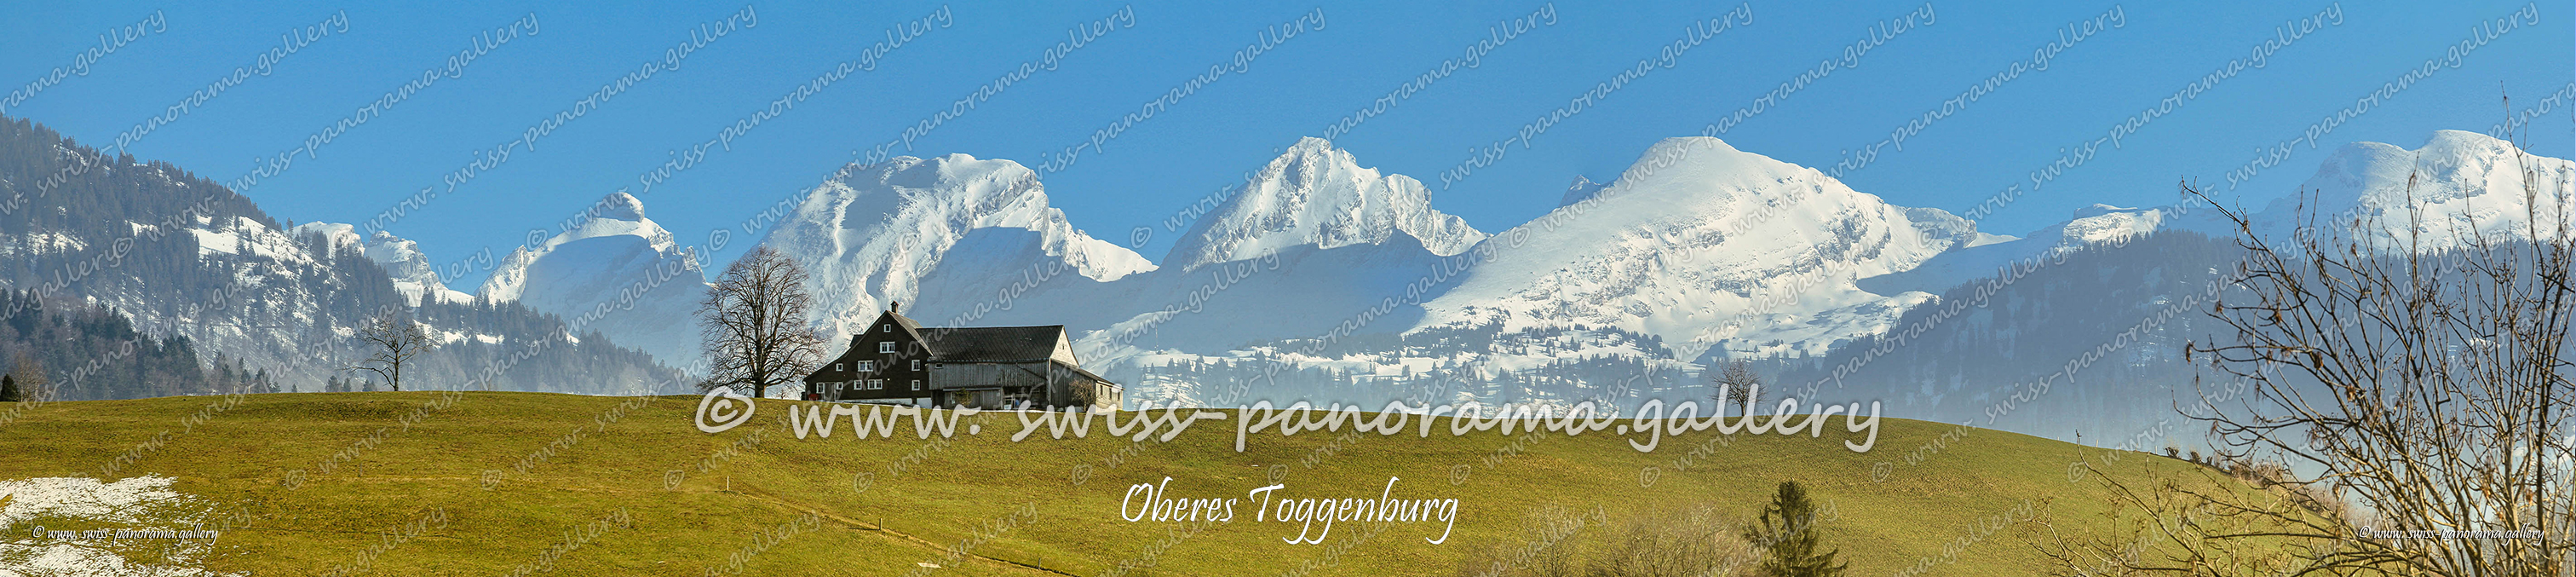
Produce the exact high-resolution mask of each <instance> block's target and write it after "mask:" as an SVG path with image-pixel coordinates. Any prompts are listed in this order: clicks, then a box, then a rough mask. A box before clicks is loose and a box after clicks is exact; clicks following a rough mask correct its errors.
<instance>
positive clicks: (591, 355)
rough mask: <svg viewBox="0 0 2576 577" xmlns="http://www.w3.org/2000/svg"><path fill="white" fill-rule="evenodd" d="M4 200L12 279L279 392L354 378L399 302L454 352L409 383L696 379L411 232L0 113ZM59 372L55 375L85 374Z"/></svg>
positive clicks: (0, 216) (539, 386) (586, 386)
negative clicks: (271, 203) (376, 321)
mask: <svg viewBox="0 0 2576 577" xmlns="http://www.w3.org/2000/svg"><path fill="white" fill-rule="evenodd" d="M0 198H6V199H9V202H8V203H6V204H5V205H0V208H5V210H0V288H6V289H11V290H17V291H25V292H26V293H27V294H32V295H33V296H34V297H36V298H40V299H44V300H49V301H56V302H69V303H86V304H88V305H95V306H100V307H105V308H107V309H109V310H111V311H113V312H114V313H115V314H120V315H123V316H125V317H127V318H128V319H129V320H131V321H132V323H133V325H134V327H135V328H136V329H138V330H139V331H141V332H144V333H149V334H152V335H156V336H159V337H162V338H167V339H184V340H185V341H187V342H189V343H190V344H191V345H192V346H193V347H194V348H195V349H196V350H198V351H204V352H209V353H214V354H219V355H222V356H223V357H226V358H230V359H237V360H238V361H240V362H241V363H242V366H244V367H247V368H250V369H256V370H265V371H268V372H269V374H271V375H273V376H274V377H275V380H276V382H277V383H278V384H279V385H280V386H281V388H282V389H283V390H303V391H314V390H320V389H321V388H322V386H323V384H324V383H325V382H326V381H329V380H333V379H336V378H340V377H351V376H352V375H351V373H350V372H349V371H348V367H350V366H352V365H355V364H357V363H358V362H359V361H361V360H362V359H364V358H365V352H364V351H363V350H362V349H361V348H360V346H359V343H358V342H357V339H356V338H355V335H356V334H357V331H358V330H359V327H361V326H364V325H365V323H366V322H367V321H368V320H370V319H372V318H374V317H376V316H377V315H380V314H384V313H386V312H389V311H390V312H408V313H410V314H411V315H412V316H413V318H415V319H417V320H419V321H420V322H422V323H424V324H426V325H428V327H429V328H430V331H431V336H432V338H433V339H435V340H436V341H438V342H439V344H440V347H439V350H438V351H436V352H435V353H433V354H430V355H426V356H423V357H420V358H419V359H417V362H416V363H415V364H414V365H411V366H409V367H406V369H405V381H406V385H407V386H406V388H410V389H460V388H474V387H488V388H493V389H500V390H545V391H559V392H583V393H614V392H633V391H665V392H674V391H679V390H686V388H687V387H686V386H685V384H684V383H681V382H680V379H681V375H680V374H679V373H678V372H677V371H673V370H671V369H669V368H667V367H664V366H662V365H661V364H660V363H657V362H655V360H654V357H652V356H649V355H646V354H644V353H640V352H637V351H634V350H632V349H626V348H621V347H619V346H617V345H615V344H613V343H612V340H613V339H612V338H611V337H607V336H606V334H605V333H603V332H600V331H598V330H588V329H582V328H580V327H574V326H568V325H567V324H566V323H565V322H564V321H562V320H560V319H559V318H557V317H549V316H546V315H543V314H541V313H538V312H535V311H530V310H528V309H527V308H525V307H521V306H518V305H516V304H511V303H496V302H490V301H487V300H482V299H476V298H473V297H470V296H468V295H465V294H464V293H461V292H457V291H454V290H450V289H448V288H447V287H445V286H444V285H443V284H442V283H440V282H439V278H438V276H437V275H436V273H435V271H433V270H431V268H430V267H429V261H428V260H426V258H425V257H424V256H423V255H422V254H421V252H420V251H419V249H418V247H417V245H415V244H414V243H412V242H411V241H408V240H404V239H401V238H399V237H396V236H393V235H390V234H385V233H377V234H375V235H372V236H371V237H367V238H361V237H360V235H358V234H357V233H356V232H355V229H354V228H353V227H351V226H349V225H345V224H328V223H315V224H303V225H292V226H289V225H285V224H282V223H280V222H278V221H277V220H275V219H272V218H270V217H269V216H268V214H267V213H266V212H265V211H263V210H262V209H261V208H260V207H259V206H257V205H256V204H255V203H252V202H251V201H250V199H248V198H246V197H243V196H241V195H239V194H236V193H234V192H232V191H231V190H229V189H226V188H224V187H223V186H222V185H220V184H217V183H215V182H213V181H211V180H207V179H204V178H200V177H198V176H196V175H194V174H191V173H189V172H188V171H186V170H184V169H181V168H179V167H177V166H173V165H170V164H168V163H162V162H145V161H138V160H136V159H134V158H133V157H130V156H120V155H102V154H100V153H99V152H98V151H96V150H94V149H90V148H87V147H83V146H80V145H77V144H75V143H72V142H71V141H69V140H68V139H65V138H63V137H62V136H61V135H59V134H57V133H55V132H53V131H52V130H51V129H48V128H46V127H44V126H42V125H38V124H35V123H31V122H27V121H24V120H15V119H10V120H7V121H0ZM95 360H96V361H98V362H103V363H105V362H119V359H115V358H112V357H111V358H99V359H95ZM53 369H55V370H56V371H57V372H62V373H63V374H58V375H55V378H56V380H57V381H75V380H77V379H78V377H79V375H77V374H74V373H71V372H69V371H70V370H71V369H73V367H54V368H53ZM352 378H353V380H354V377H352Z"/></svg>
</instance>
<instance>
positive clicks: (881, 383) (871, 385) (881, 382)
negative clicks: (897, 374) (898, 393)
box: [868, 379, 885, 391]
mask: <svg viewBox="0 0 2576 577" xmlns="http://www.w3.org/2000/svg"><path fill="white" fill-rule="evenodd" d="M884 388H885V379H868V390H871V391H874V390H880V389H884Z"/></svg>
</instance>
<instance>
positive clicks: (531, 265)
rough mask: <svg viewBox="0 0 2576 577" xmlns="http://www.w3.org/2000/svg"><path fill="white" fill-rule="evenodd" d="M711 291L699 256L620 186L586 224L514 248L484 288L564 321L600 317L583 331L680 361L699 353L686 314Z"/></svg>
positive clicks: (489, 295)
mask: <svg viewBox="0 0 2576 577" xmlns="http://www.w3.org/2000/svg"><path fill="white" fill-rule="evenodd" d="M706 290H707V284H706V274H705V273H704V272H702V271H701V268H700V266H699V263H698V261H697V259H696V255H695V254H693V253H691V252H689V251H684V250H681V249H679V248H678V247H677V246H676V245H675V244H674V243H673V242H672V240H671V232H670V231H668V230H663V229H662V225H659V224H655V223H654V222H653V220H652V219H649V218H645V217H644V203H643V201H641V200H637V199H636V198H635V197H634V196H632V195H628V194H626V193H624V192H618V193H612V194H609V195H608V196H607V197H605V198H601V199H600V201H599V202H598V203H597V204H595V205H593V206H592V207H591V209H590V210H587V211H585V219H584V220H583V221H582V222H581V224H579V225H577V226H574V227H572V228H571V229H570V230H566V231H564V232H563V233H560V234H557V235H555V236H554V237H553V238H549V239H546V241H545V242H544V243H542V244H539V245H537V246H535V247H520V248H518V249H517V250H513V251H511V252H510V256H509V257H508V258H506V259H504V260H502V261H501V264H500V266H499V267H498V268H495V269H493V271H492V276H491V277H490V278H487V279H485V280H484V281H483V287H482V289H481V291H480V293H481V295H482V296H483V298H485V299H489V300H490V301H492V302H518V303H520V304H522V305H526V306H527V307H528V308H530V309H534V310H537V311H541V312H548V313H554V314H555V315H557V316H561V317H564V318H566V319H575V318H580V317H583V316H584V315H585V314H592V315H597V319H598V320H596V321H591V322H590V323H588V324H587V325H585V326H584V328H585V329H591V330H598V331H600V332H603V333H607V334H609V335H613V336H614V337H615V338H616V339H617V341H618V342H619V343H622V344H625V345H627V346H632V347H636V348H639V349H643V350H644V351H645V352H647V353H651V354H653V356H655V357H657V358H660V359H662V362H664V363H666V364H670V365H673V366H681V365H687V364H689V363H690V362H691V361H694V360H696V359H697V358H698V357H699V355H700V352H699V350H698V330H697V325H696V323H694V322H690V320H689V319H692V318H694V315H695V314H696V312H697V308H698V301H699V300H701V299H703V298H705V295H706Z"/></svg>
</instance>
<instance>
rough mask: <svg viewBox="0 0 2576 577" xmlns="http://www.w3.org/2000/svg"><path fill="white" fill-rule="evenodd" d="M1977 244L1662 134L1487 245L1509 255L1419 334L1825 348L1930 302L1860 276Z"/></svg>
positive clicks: (1825, 183)
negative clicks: (1554, 330)
mask: <svg viewBox="0 0 2576 577" xmlns="http://www.w3.org/2000/svg"><path fill="white" fill-rule="evenodd" d="M1662 159H1672V160H1670V161H1666V160H1662ZM1667 163H1668V164H1669V166H1660V167H1659V166H1656V165H1658V164H1667ZM1978 238H1979V237H1978V235H1977V233H1976V231H1975V227H1973V226H1972V225H1969V224H1968V223H1967V221H1965V220H1962V219H1960V218H1958V217H1956V216H1952V215H1950V214H1949V213H1947V212H1943V211H1940V210H1938V209H1924V208H1905V207H1899V206H1894V205H1890V204H1888V203H1886V202H1885V201H1883V200H1881V199H1879V197H1877V196H1874V195H1870V194H1866V193H1861V192H1857V191H1854V190H1852V189H1851V188H1850V187H1847V186H1844V185H1843V184H1842V183H1841V182H1839V181H1836V180H1834V179H1832V178H1830V177H1827V176H1825V175H1824V174H1823V173H1820V172H1817V171H1816V170H1814V169H1810V168H1805V167H1800V166H1797V165H1793V164H1789V163H1785V162H1780V161H1777V160H1773V159H1771V158H1769V157H1765V156H1762V155H1759V154H1753V153H1748V152H1744V151H1740V150H1737V149H1735V148H1734V147H1733V146H1730V145H1728V144H1726V143H1725V142H1723V141H1719V140H1717V139H1714V138H1672V139H1666V140H1664V141H1662V142H1659V143H1656V144H1655V145H1654V147H1652V148H1651V149H1649V150H1648V151H1647V152H1646V153H1645V155H1644V156H1643V157H1642V158H1641V159H1640V161H1639V162H1638V165H1637V166H1636V167H1633V168H1631V169H1630V170H1629V171H1628V172H1627V173H1625V174H1623V175H1622V176H1621V178H1620V179H1618V180H1617V181H1614V182H1612V183H1611V184H1610V185H1609V186H1608V187H1605V188H1603V189H1601V190H1599V191H1597V192H1593V193H1592V194H1590V195H1588V196H1587V197H1585V198H1583V199H1582V200H1580V201H1578V202H1576V203H1574V204H1570V205H1567V206H1565V207H1561V208H1559V209H1557V210H1556V211H1555V212H1552V213H1550V214H1549V215H1547V216H1543V217H1540V218H1539V219H1537V220H1535V221H1532V222H1530V223H1528V224H1524V225H1521V226H1519V227H1516V228H1514V229H1512V230H1507V231H1504V232H1502V233H1498V234H1496V235H1495V237H1494V238H1493V239H1491V240H1487V241H1486V242H1487V243H1505V246H1502V247H1500V248H1499V249H1497V250H1494V251H1492V252H1493V254H1494V256H1493V257H1492V258H1491V259H1490V260H1488V261H1487V262H1484V263H1482V264H1479V265H1476V266H1475V267H1474V268H1472V269H1470V270H1468V271H1467V273H1466V275H1465V277H1464V278H1463V279H1462V280H1460V281H1459V282H1458V285H1457V288H1455V289H1453V290H1450V291H1448V292H1447V293H1445V294H1442V295H1440V296H1439V298H1437V299H1433V300H1431V301H1430V302H1429V303H1427V304H1426V305H1425V308H1426V309H1427V310H1428V316H1427V317H1426V318H1425V319H1424V322H1423V324H1422V326H1423V327H1442V326H1446V327H1462V326H1476V325H1485V324H1498V325H1500V326H1501V327H1503V328H1504V329H1506V330H1521V329H1527V328H1535V327H1555V326H1573V325H1577V324H1582V325H1589V326H1607V327H1617V328H1620V329H1623V330H1628V331H1634V332H1638V333H1643V334H1649V335H1655V336H1659V337H1661V338H1662V339H1663V341H1664V342H1665V343H1666V344H1668V345H1670V346H1672V347H1673V349H1674V352H1675V353H1676V354H1678V355H1680V356H1681V357H1682V358H1686V359H1687V358H1694V357H1697V356H1698V355H1699V354H1700V353H1701V352H1702V351H1704V350H1707V349H1709V348H1711V347H1720V346H1723V347H1725V348H1726V349H1728V350H1730V351H1734V352H1736V353H1741V354H1756V355H1761V354H1780V353H1785V352H1789V351H1791V350H1808V351H1811V352H1820V351H1821V350H1822V348H1823V347H1824V346H1827V345H1830V344H1832V343H1834V342H1835V341H1838V340H1841V339H1845V338H1849V337H1851V336H1855V335H1861V334H1869V333H1873V332H1877V331H1880V330H1884V328H1885V326H1886V324H1887V323H1888V322H1892V321H1893V319H1894V315H1895V314H1897V313H1901V312H1903V310H1904V309H1905V308H1906V307H1908V306H1912V305H1913V304H1916V303H1919V302H1921V301H1922V300H1923V299H1925V298H1928V297H1929V295H1927V294H1921V293H1902V294H1889V295H1880V294H1872V293H1869V292H1866V291H1862V290H1859V289H1858V288H1857V287H1856V286H1854V280H1855V279H1858V278H1861V277H1867V276H1875V275H1879V274H1886V273H1889V272H1894V271H1900V270H1905V269H1907V268H1910V267H1911V266H1913V265H1914V264H1915V263H1918V262H1921V261H1923V260H1925V259H1929V258H1931V257H1932V256H1934V255H1937V254H1940V253H1941V252H1942V251H1945V250H1949V249H1950V248H1952V247H1955V246H1960V245H1963V244H1966V243H1968V242H1971V241H1974V240H1976V239H1978ZM1477 250H1479V251H1483V250H1484V249H1483V248H1481V247H1480V248H1479V249H1477Z"/></svg>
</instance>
